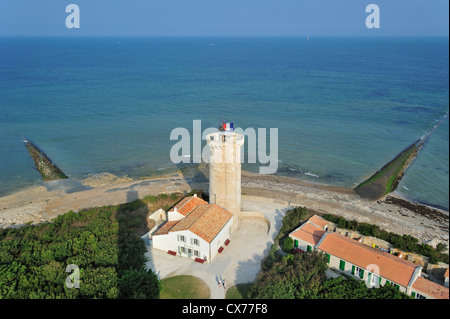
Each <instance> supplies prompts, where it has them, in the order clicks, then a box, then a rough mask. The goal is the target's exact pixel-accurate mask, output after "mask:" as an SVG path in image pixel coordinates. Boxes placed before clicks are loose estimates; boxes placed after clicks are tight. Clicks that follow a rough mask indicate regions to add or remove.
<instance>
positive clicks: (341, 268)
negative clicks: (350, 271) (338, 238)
mask: <svg viewBox="0 0 450 319" xmlns="http://www.w3.org/2000/svg"><path fill="white" fill-rule="evenodd" d="M339 269H340V270H344V269H345V261H343V260H341V261H340V262H339Z"/></svg>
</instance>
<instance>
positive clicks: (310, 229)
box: [290, 223, 325, 246]
mask: <svg viewBox="0 0 450 319" xmlns="http://www.w3.org/2000/svg"><path fill="white" fill-rule="evenodd" d="M323 234H325V231H324V230H322V229H321V228H319V227H316V226H314V225H312V224H308V223H304V224H303V225H302V226H300V227H299V228H298V229H297V230H296V231H294V232H293V233H291V234H290V235H291V236H292V237H295V238H298V239H301V240H303V241H306V242H307V243H310V244H311V245H314V246H316V245H317V244H318V243H319V241H320V239H321V238H322V236H323Z"/></svg>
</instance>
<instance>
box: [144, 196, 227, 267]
mask: <svg viewBox="0 0 450 319" xmlns="http://www.w3.org/2000/svg"><path fill="white" fill-rule="evenodd" d="M232 226H233V214H231V213H230V212H229V211H227V210H226V209H224V208H222V207H220V206H219V205H217V204H208V203H207V202H206V201H204V200H203V199H201V198H198V197H197V196H196V195H194V196H190V197H186V198H184V199H183V200H181V201H180V202H179V203H178V204H176V205H175V207H174V208H173V209H171V210H169V211H168V212H167V221H166V222H165V223H164V224H162V225H161V227H159V228H158V229H157V230H156V231H155V232H154V233H153V234H151V238H152V246H153V247H154V248H157V249H160V250H163V251H167V252H168V253H170V254H173V255H180V256H183V257H187V258H191V259H195V260H196V261H201V260H203V261H207V262H211V261H212V260H213V259H214V257H215V256H216V255H217V254H218V253H220V252H221V251H222V250H223V249H224V247H225V246H226V245H228V243H229V238H230V236H231V232H232V229H233V228H232Z"/></svg>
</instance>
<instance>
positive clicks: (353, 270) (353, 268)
mask: <svg viewBox="0 0 450 319" xmlns="http://www.w3.org/2000/svg"><path fill="white" fill-rule="evenodd" d="M354 274H355V266H354V265H352V275H354Z"/></svg>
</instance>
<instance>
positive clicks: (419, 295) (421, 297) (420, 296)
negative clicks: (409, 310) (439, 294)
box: [416, 294, 427, 299]
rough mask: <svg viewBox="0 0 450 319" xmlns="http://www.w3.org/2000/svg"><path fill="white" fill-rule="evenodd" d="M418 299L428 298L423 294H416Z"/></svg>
mask: <svg viewBox="0 0 450 319" xmlns="http://www.w3.org/2000/svg"><path fill="white" fill-rule="evenodd" d="M416 299H427V298H425V296H422V295H421V294H416Z"/></svg>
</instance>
